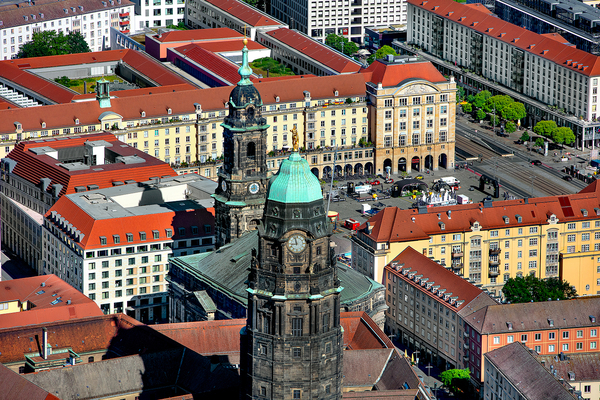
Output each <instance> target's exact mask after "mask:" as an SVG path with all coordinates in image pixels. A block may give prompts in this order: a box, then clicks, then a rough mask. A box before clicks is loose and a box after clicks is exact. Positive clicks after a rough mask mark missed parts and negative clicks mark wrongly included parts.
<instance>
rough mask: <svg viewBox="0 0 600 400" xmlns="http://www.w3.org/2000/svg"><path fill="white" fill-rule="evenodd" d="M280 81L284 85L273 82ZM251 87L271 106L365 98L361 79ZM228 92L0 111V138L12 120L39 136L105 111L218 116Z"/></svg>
mask: <svg viewBox="0 0 600 400" xmlns="http://www.w3.org/2000/svg"><path fill="white" fill-rule="evenodd" d="M282 79H286V85H285V86H282V85H281V83H280V82H279V81H280V80H282ZM237 80H239V77H238V79H237ZM237 80H236V82H237ZM256 82H257V83H255V86H256V88H257V89H258V91H259V92H260V94H261V97H262V99H263V102H264V103H266V104H274V103H275V98H276V97H279V98H280V102H290V101H297V102H301V101H304V94H303V92H304V91H309V92H310V93H311V97H312V98H313V99H333V98H334V93H335V91H336V90H337V91H338V98H339V99H340V100H345V99H346V98H348V97H357V96H364V95H365V76H364V75H363V74H350V75H335V76H322V77H315V76H310V75H301V76H293V77H289V78H276V79H275V78H272V79H271V78H262V79H260V83H258V79H257V80H256ZM231 90H232V88H231V87H229V86H223V87H217V88H210V89H198V90H187V91H180V92H175V93H174V92H168V93H154V92H152V94H148V95H143V96H134V97H124V98H115V99H111V108H109V109H106V108H105V109H103V108H100V106H99V104H98V102H97V101H84V102H78V103H68V104H55V105H50V106H44V107H30V108H20V109H10V110H2V111H0V116H1V118H0V133H14V132H15V125H14V123H15V122H17V121H18V122H20V123H21V124H22V126H23V130H24V131H39V130H41V129H42V122H46V126H47V129H58V128H63V127H72V126H74V120H75V118H78V119H79V121H80V125H81V126H83V127H84V128H85V126H86V125H96V124H98V116H99V115H100V114H102V113H103V112H105V111H112V112H115V113H117V114H119V115H121V116H122V117H123V121H131V120H139V119H140V116H141V112H142V111H145V112H146V118H147V119H151V118H160V117H168V114H167V109H168V108H171V109H172V115H179V114H194V113H195V111H196V108H195V106H194V103H200V104H201V105H202V109H203V110H219V111H220V110H223V109H224V108H225V104H226V103H227V101H228V100H229V94H230V93H231ZM117 96H118V92H117ZM84 130H85V129H84ZM83 136H85V135H83Z"/></svg>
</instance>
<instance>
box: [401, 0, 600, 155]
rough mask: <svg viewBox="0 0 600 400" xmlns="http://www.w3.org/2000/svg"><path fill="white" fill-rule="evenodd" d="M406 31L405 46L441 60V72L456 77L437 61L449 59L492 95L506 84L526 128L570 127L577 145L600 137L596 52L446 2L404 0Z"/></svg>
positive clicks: (462, 76) (466, 82)
mask: <svg viewBox="0 0 600 400" xmlns="http://www.w3.org/2000/svg"><path fill="white" fill-rule="evenodd" d="M407 32H408V37H407V42H408V43H409V44H411V45H414V46H417V47H418V48H420V49H422V50H423V51H424V52H425V53H427V54H430V55H432V56H433V57H434V58H435V59H437V60H438V61H444V62H437V61H436V65H437V66H438V68H439V69H440V70H441V71H443V72H444V73H452V74H454V73H455V72H454V70H455V69H452V68H450V67H447V68H446V67H444V65H443V64H446V63H449V64H454V66H456V67H458V70H459V71H460V68H464V69H467V70H468V71H469V73H471V74H472V75H474V76H480V77H483V78H485V79H487V80H489V81H491V82H492V83H494V87H493V88H491V90H492V91H493V92H494V93H502V94H504V92H503V88H504V87H505V88H507V92H506V94H510V95H513V93H514V95H513V97H514V96H515V95H516V96H520V97H522V99H521V98H519V101H523V103H524V104H525V106H526V108H527V112H528V117H527V118H528V120H527V121H526V125H534V124H535V123H536V122H537V121H539V120H542V119H552V120H555V121H556V122H557V123H558V124H559V125H561V126H568V127H570V128H572V129H573V132H574V133H575V134H576V136H577V146H579V147H584V146H590V147H591V146H595V145H596V144H597V142H598V140H599V139H600V137H596V130H597V128H598V127H600V123H598V122H597V117H598V110H597V107H598V96H597V91H598V78H599V77H600V62H598V56H595V55H592V54H590V53H587V52H585V51H583V50H579V49H576V48H573V47H572V46H570V45H569V44H564V43H561V41H560V40H556V38H552V37H546V36H543V35H539V34H536V33H533V32H530V31H528V30H526V29H524V28H521V27H520V26H517V25H513V24H510V23H508V22H504V21H502V20H500V19H498V18H496V17H494V16H492V15H490V13H489V11H487V10H485V11H482V10H478V9H475V8H473V7H468V6H467V5H463V4H459V3H456V2H453V1H451V0H436V1H434V2H432V1H428V2H426V3H425V2H420V1H417V0H408V31H407ZM450 69H452V71H450ZM457 76H458V79H459V80H460V81H461V82H462V83H463V86H465V88H466V89H467V90H469V91H474V92H476V91H478V89H479V86H481V85H480V83H473V82H475V81H474V80H473V79H470V77H469V74H467V73H465V71H462V72H461V73H459V74H458V75H457ZM482 87H484V86H482Z"/></svg>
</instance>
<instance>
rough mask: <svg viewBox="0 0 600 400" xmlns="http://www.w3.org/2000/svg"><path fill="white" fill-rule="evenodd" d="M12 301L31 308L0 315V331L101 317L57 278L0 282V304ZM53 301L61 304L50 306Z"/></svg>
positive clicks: (80, 295)
mask: <svg viewBox="0 0 600 400" xmlns="http://www.w3.org/2000/svg"><path fill="white" fill-rule="evenodd" d="M42 282H43V283H44V286H41V285H42ZM12 300H19V301H20V302H21V303H30V304H31V307H33V308H30V309H29V310H27V311H21V312H16V313H10V314H0V329H2V328H10V327H15V326H24V325H32V324H41V323H45V322H54V321H67V320H70V319H75V318H83V317H91V316H98V315H103V314H102V310H100V308H99V307H98V305H97V304H96V303H95V302H94V301H92V300H90V299H89V298H88V297H87V296H85V295H84V294H83V293H81V292H80V291H78V290H77V289H75V288H74V287H73V286H71V285H69V284H68V283H67V282H65V281H63V280H62V279H60V278H59V277H58V276H56V275H42V276H34V277H31V278H21V279H14V280H8V281H3V282H0V302H3V301H12ZM56 300H60V302H57V303H55V304H52V302H54V301H56ZM67 302H69V303H70V304H68V303H67Z"/></svg>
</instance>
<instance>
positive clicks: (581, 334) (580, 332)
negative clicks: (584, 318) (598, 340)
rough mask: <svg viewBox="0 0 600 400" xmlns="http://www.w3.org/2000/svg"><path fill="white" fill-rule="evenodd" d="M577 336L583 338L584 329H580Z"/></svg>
mask: <svg viewBox="0 0 600 400" xmlns="http://www.w3.org/2000/svg"><path fill="white" fill-rule="evenodd" d="M577 337H578V338H582V337H583V331H582V330H578V331H577Z"/></svg>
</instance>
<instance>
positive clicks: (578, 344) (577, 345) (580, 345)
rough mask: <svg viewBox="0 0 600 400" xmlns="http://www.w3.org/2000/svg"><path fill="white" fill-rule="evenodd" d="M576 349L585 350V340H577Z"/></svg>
mask: <svg viewBox="0 0 600 400" xmlns="http://www.w3.org/2000/svg"><path fill="white" fill-rule="evenodd" d="M575 349H577V350H583V342H577V343H576V344H575Z"/></svg>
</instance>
